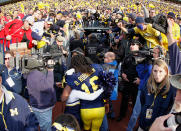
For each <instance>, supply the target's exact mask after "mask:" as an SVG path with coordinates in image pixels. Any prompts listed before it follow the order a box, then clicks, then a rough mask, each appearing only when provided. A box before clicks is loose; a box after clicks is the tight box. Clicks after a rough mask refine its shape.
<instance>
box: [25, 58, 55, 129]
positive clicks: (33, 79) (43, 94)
mask: <svg viewBox="0 0 181 131" xmlns="http://www.w3.org/2000/svg"><path fill="white" fill-rule="evenodd" d="M27 64H32V63H27ZM33 64H34V65H36V64H37V63H33ZM47 64H48V65H51V67H52V66H53V65H54V61H53V60H48V61H47ZM53 85H54V76H53V69H52V68H48V67H47V68H44V70H42V71H39V70H38V69H36V68H35V69H33V70H31V71H30V72H29V73H28V74H27V89H28V94H29V103H30V106H32V110H33V111H34V113H35V115H36V117H37V119H38V122H39V125H40V130H46V131H51V124H52V109H53V106H54V105H55V103H56V93H55V89H54V87H53Z"/></svg>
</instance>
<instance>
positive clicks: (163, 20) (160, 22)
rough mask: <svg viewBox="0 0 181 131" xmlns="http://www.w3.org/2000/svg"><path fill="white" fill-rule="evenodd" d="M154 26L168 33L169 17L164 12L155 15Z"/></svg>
mask: <svg viewBox="0 0 181 131" xmlns="http://www.w3.org/2000/svg"><path fill="white" fill-rule="evenodd" d="M152 27H153V28H155V29H156V30H158V31H160V32H162V33H164V34H166V33H167V28H168V23H167V17H166V16H165V15H163V14H158V15H157V16H155V17H154V20H153V23H152Z"/></svg>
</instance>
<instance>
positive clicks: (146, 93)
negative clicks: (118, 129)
mask: <svg viewBox="0 0 181 131" xmlns="http://www.w3.org/2000/svg"><path fill="white" fill-rule="evenodd" d="M145 86H146V88H145V90H143V91H142V93H141V96H140V101H141V106H142V107H141V114H140V121H139V126H140V128H139V130H144V131H146V130H149V128H150V126H151V124H152V123H153V121H154V120H155V119H156V118H157V117H159V116H162V115H166V114H167V113H169V111H170V109H171V107H172V105H173V97H174V91H173V89H172V87H171V85H170V82H169V69H168V66H167V64H166V63H165V61H163V60H160V59H158V60H156V61H155V62H154V64H153V68H152V73H151V75H150V77H149V79H148V82H147V84H146V85H145Z"/></svg>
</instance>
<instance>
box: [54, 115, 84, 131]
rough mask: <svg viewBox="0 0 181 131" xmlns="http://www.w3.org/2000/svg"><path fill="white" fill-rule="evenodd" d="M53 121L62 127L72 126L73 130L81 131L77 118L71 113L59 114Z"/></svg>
mask: <svg viewBox="0 0 181 131" xmlns="http://www.w3.org/2000/svg"><path fill="white" fill-rule="evenodd" d="M55 122H57V123H59V124H61V125H62V126H64V127H70V128H73V129H74V130H75V131H81V130H80V126H79V123H78V121H77V119H76V118H75V116H73V115H71V114H61V115H60V116H58V117H57V118H56V120H55Z"/></svg>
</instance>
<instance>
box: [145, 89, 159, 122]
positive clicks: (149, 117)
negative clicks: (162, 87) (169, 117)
mask: <svg viewBox="0 0 181 131" xmlns="http://www.w3.org/2000/svg"><path fill="white" fill-rule="evenodd" d="M157 96H158V93H156V94H155V95H154V100H153V103H152V104H151V106H150V108H148V109H147V110H146V119H151V118H152V114H153V107H154V104H155V100H156V97H157Z"/></svg>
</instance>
